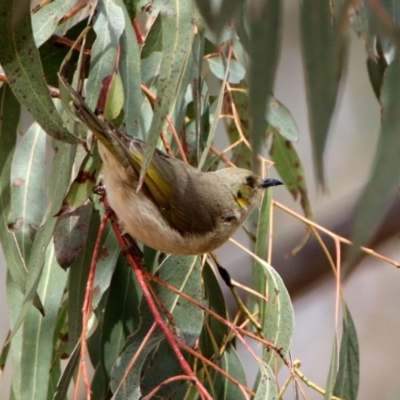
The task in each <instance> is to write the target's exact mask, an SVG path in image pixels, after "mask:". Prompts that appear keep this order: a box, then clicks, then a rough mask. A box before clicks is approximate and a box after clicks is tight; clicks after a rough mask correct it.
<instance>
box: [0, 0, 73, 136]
mask: <svg viewBox="0 0 400 400" xmlns="http://www.w3.org/2000/svg"><path fill="white" fill-rule="evenodd" d="M0 25H1V26H2V30H3V32H2V34H1V35H0V48H1V49H2V50H1V52H0V64H1V66H2V68H3V69H4V71H5V73H6V75H7V79H8V82H9V85H10V87H11V89H12V91H13V93H14V95H15V97H16V98H17V99H18V101H19V102H20V103H21V104H23V105H24V106H25V108H26V109H27V110H28V111H29V112H30V113H31V114H32V116H33V117H34V118H35V120H36V122H37V123H38V124H40V126H41V127H42V128H43V129H44V130H45V131H46V132H47V134H49V135H50V136H52V137H53V138H55V139H59V140H61V141H64V142H66V143H77V142H78V140H77V138H75V137H74V136H72V135H71V134H70V133H69V132H68V131H67V130H66V129H65V128H64V127H63V123H62V120H61V118H60V116H59V115H58V113H57V111H56V108H55V107H54V104H53V101H52V99H51V97H50V94H49V90H48V88H47V86H46V82H45V80H44V78H43V68H42V64H41V61H40V57H39V52H38V50H37V48H36V44H35V41H34V38H33V32H32V26H31V15H30V1H29V0H12V1H11V2H10V1H8V0H2V1H0Z"/></svg>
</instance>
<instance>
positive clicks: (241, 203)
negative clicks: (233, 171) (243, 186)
mask: <svg viewBox="0 0 400 400" xmlns="http://www.w3.org/2000/svg"><path fill="white" fill-rule="evenodd" d="M236 201H237V203H238V204H239V206H240V207H241V208H243V209H244V210H247V207H248V206H249V202H248V201H246V200H245V199H243V198H241V197H238V198H237V199H236Z"/></svg>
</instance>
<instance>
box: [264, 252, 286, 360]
mask: <svg viewBox="0 0 400 400" xmlns="http://www.w3.org/2000/svg"><path fill="white" fill-rule="evenodd" d="M256 265H257V266H258V268H262V271H263V272H264V274H265V282H266V287H265V291H262V293H265V296H267V298H268V302H267V303H265V304H264V305H263V308H261V309H260V310H263V315H261V318H262V327H263V331H264V337H266V338H268V340H269V341H271V342H272V343H274V344H275V345H276V346H279V347H282V354H284V355H287V354H288V352H289V350H290V345H291V343H292V338H293V331H294V312H293V306H292V303H291V301H290V296H289V293H288V291H287V289H286V287H285V285H284V284H283V281H282V278H281V277H280V276H279V275H278V273H277V272H276V271H275V270H274V269H273V268H272V267H271V266H270V265H268V263H267V262H265V261H261V260H259V261H257V264H256ZM263 360H264V362H265V363H267V364H268V365H269V366H270V367H271V368H276V366H281V365H282V363H283V361H282V359H281V358H280V356H279V355H278V354H276V352H275V351H271V350H265V351H264V357H263Z"/></svg>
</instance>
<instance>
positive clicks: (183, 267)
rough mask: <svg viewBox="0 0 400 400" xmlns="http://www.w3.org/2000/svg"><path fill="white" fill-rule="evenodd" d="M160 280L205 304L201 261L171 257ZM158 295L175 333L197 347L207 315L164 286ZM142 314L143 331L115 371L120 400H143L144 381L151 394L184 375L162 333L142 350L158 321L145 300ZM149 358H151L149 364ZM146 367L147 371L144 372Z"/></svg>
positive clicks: (126, 349)
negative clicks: (168, 380)
mask: <svg viewBox="0 0 400 400" xmlns="http://www.w3.org/2000/svg"><path fill="white" fill-rule="evenodd" d="M158 276H159V278H160V279H162V280H164V281H166V282H168V283H169V284H170V285H172V286H174V287H175V288H176V289H178V290H179V291H180V292H184V293H186V294H188V295H189V296H191V297H193V298H194V299H195V300H197V301H201V271H200V260H199V258H198V257H184V256H169V257H167V259H166V260H165V261H164V262H163V263H162V265H161V266H160V269H159V271H158ZM155 293H156V295H157V298H158V299H159V301H160V302H161V303H162V304H163V310H164V312H169V313H170V314H171V315H172V318H173V321H174V324H175V330H176V331H177V332H178V334H179V335H181V336H182V340H184V341H185V343H186V344H187V345H188V346H193V344H194V343H195V341H196V340H197V339H198V337H199V335H200V331H201V328H202V326H203V311H202V310H200V309H199V308H198V307H196V306H194V305H193V304H191V303H189V302H188V301H187V300H185V299H182V298H181V297H180V296H179V295H178V294H176V293H174V292H172V291H170V290H169V289H167V288H164V287H163V286H158V285H157V286H156V287H155ZM139 313H140V315H141V316H142V318H141V324H140V327H139V329H138V330H137V331H136V332H135V333H134V334H133V335H131V336H130V337H129V338H128V340H127V343H126V345H125V347H124V350H123V351H122V353H121V356H120V357H119V359H118V360H117V362H116V364H115V365H114V367H113V369H112V373H111V387H112V390H113V391H114V394H115V391H116V390H117V389H119V390H118V392H117V393H116V394H115V396H116V399H120V398H123V397H122V396H123V393H124V392H129V393H131V398H132V399H139V398H140V396H142V394H143V393H142V389H141V387H139V383H140V382H141V381H142V382H143V385H144V388H143V390H144V391H145V392H148V391H150V390H152V389H153V388H154V387H155V385H158V384H160V383H161V382H162V381H163V380H164V379H166V378H168V377H170V376H174V375H176V374H177V373H176V372H175V371H180V367H179V363H178V361H177V360H176V356H175V354H174V353H173V352H172V351H170V347H167V346H169V345H165V346H160V345H161V343H162V341H163V340H165V339H164V337H163V334H162V332H161V331H160V330H159V329H157V330H155V331H154V332H153V334H152V335H151V337H150V339H149V340H148V342H147V344H146V346H144V347H143V346H141V345H142V343H143V340H144V338H145V337H146V335H147V334H148V332H149V329H150V328H151V327H152V325H153V323H154V320H153V317H152V315H151V312H150V310H149V308H148V305H147V303H146V301H145V300H142V303H141V306H140V311H139ZM140 347H143V348H142V350H141V353H140V354H139V353H137V352H138V350H139V348H140ZM162 349H164V351H162ZM134 355H136V357H137V358H136V362H135V364H134V365H133V366H131V369H129V370H127V368H128V366H130V362H131V360H132V357H133V356H134ZM148 357H151V358H150V359H149V361H147V358H148ZM150 360H151V362H150ZM145 365H147V367H146V368H145V369H143V368H144V366H145ZM166 365H168V367H167V368H166ZM151 371H153V372H151ZM154 371H156V372H157V374H156V373H155V372H154ZM179 373H180V372H178V374H179ZM174 387H175V384H173V385H168V386H165V387H163V391H166V392H167V393H169V392H170V391H171V390H174Z"/></svg>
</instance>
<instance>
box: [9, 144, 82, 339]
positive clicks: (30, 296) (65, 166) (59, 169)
mask: <svg viewBox="0 0 400 400" xmlns="http://www.w3.org/2000/svg"><path fill="white" fill-rule="evenodd" d="M53 144H54V151H55V153H56V154H57V157H54V160H53V165H52V169H51V174H50V180H49V184H48V190H47V195H48V197H49V198H50V199H51V203H50V205H49V208H48V214H47V220H46V221H45V222H44V223H43V224H42V225H41V226H40V227H39V229H38V231H37V233H36V236H35V240H34V242H33V246H32V251H31V255H30V258H29V263H28V267H27V270H28V276H27V279H26V284H25V298H24V304H23V306H22V307H21V311H20V315H19V318H18V319H17V322H16V323H15V325H14V326H13V329H12V335H13V334H14V333H15V332H16V330H17V329H18V328H19V326H20V325H21V323H22V322H23V320H24V319H25V316H26V315H27V313H28V311H29V309H30V307H31V305H32V301H33V300H34V299H35V298H36V297H35V296H36V289H37V286H38V284H39V281H40V277H41V274H42V270H43V266H44V259H45V252H46V248H47V245H48V244H49V242H50V240H51V237H52V235H53V231H54V228H55V225H56V221H57V219H56V217H55V216H54V215H55V214H56V213H57V212H58V211H59V210H60V207H61V204H62V200H63V198H64V195H65V193H66V190H67V187H68V185H69V182H70V175H71V169H72V165H73V162H74V158H75V153H76V146H75V145H74V146H71V145H70V144H67V143H63V142H59V141H54V143H53Z"/></svg>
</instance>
